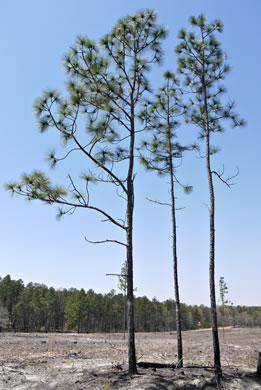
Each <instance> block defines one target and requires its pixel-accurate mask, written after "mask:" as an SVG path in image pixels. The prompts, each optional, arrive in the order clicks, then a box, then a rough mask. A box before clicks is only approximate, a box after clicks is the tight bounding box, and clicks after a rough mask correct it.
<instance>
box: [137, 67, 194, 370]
mask: <svg viewBox="0 0 261 390" xmlns="http://www.w3.org/2000/svg"><path fill="white" fill-rule="evenodd" d="M164 80H165V82H164V85H163V86H162V87H161V88H160V89H159V91H158V93H157V94H156V96H155V98H154V100H153V101H148V102H147V103H146V104H145V108H144V110H143V111H142V112H141V114H140V119H141V120H142V121H143V122H144V123H145V124H146V127H147V129H148V130H150V131H153V133H152V136H151V137H150V138H149V139H148V140H146V141H143V143H142V151H141V157H140V161H141V163H142V164H143V165H144V166H145V168H146V169H148V170H150V171H155V172H156V173H157V174H158V175H159V176H167V178H168V179H169V194H170V201H169V202H170V203H162V202H159V201H156V203H158V204H160V205H167V206H169V207H170V210H171V221H172V254H173V276H174V295H175V301H176V329H177V347H178V364H177V366H178V367H183V351H182V333H181V315H180V298H179V282H178V256H177V224H176V195H175V191H176V190H175V187H176V184H179V185H181V186H182V188H183V189H184V191H185V192H190V191H191V190H192V187H190V186H184V185H182V183H181V182H180V181H179V180H178V179H177V175H176V167H177V166H179V165H180V161H181V158H182V155H183V152H184V151H185V150H188V149H193V148H195V147H196V146H191V147H184V146H181V145H180V144H179V143H178V142H177V140H176V137H177V135H176V130H177V128H178V126H179V121H178V119H179V117H181V116H182V115H183V114H184V112H185V110H184V107H183V106H182V104H181V97H182V93H181V91H180V88H179V86H178V85H179V80H178V79H177V77H176V76H175V74H174V73H172V72H169V71H168V72H165V73H164Z"/></svg>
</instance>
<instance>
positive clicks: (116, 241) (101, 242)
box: [84, 237, 127, 247]
mask: <svg viewBox="0 0 261 390" xmlns="http://www.w3.org/2000/svg"><path fill="white" fill-rule="evenodd" d="M84 238H85V241H87V242H89V243H90V244H105V243H107V242H112V243H114V244H119V245H123V246H125V247H127V244H124V242H121V241H118V240H102V241H91V240H88V239H87V238H86V237H84Z"/></svg>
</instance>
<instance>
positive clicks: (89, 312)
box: [0, 275, 261, 333]
mask: <svg viewBox="0 0 261 390" xmlns="http://www.w3.org/2000/svg"><path fill="white" fill-rule="evenodd" d="M134 304H135V328H136V330H137V331H138V332H157V331H174V330H176V322H175V312H176V305H175V301H174V300H172V299H167V300H166V301H164V302H159V301H158V300H157V299H156V298H153V299H148V298H147V297H135V303H134ZM0 313H2V319H3V321H2V322H1V324H0V325H1V326H2V329H3V330H4V329H5V330H8V329H9V330H15V331H17V332H63V331H69V332H80V333H86V332H122V330H123V321H122V318H123V314H124V299H123V294H122V293H120V294H116V292H115V291H114V290H112V291H111V292H109V293H107V294H99V293H96V292H94V291H93V290H92V289H89V290H88V291H85V290H84V289H75V288H70V289H57V290H56V289H54V288H53V287H47V286H45V285H43V284H39V283H32V282H31V283H28V284H27V285H26V286H25V285H24V283H23V281H22V280H21V279H19V280H13V279H12V278H11V277H10V275H7V276H5V277H3V279H2V280H1V281H0ZM218 317H219V325H220V326H221V325H222V324H223V322H222V321H223V319H224V325H225V326H261V308H260V307H247V306H226V307H225V310H224V317H223V313H222V307H221V306H220V307H218ZM181 319H182V329H183V330H189V329H199V328H209V327H210V326H211V325H210V322H211V321H210V309H209V308H208V307H207V306H203V305H200V306H192V305H186V304H184V303H181Z"/></svg>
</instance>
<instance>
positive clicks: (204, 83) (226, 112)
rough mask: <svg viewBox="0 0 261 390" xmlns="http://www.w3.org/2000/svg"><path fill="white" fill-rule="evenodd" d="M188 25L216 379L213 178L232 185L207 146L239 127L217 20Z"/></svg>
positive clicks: (183, 63)
mask: <svg viewBox="0 0 261 390" xmlns="http://www.w3.org/2000/svg"><path fill="white" fill-rule="evenodd" d="M190 24H191V26H193V27H195V28H197V30H198V35H197V34H195V33H194V32H187V31H186V30H185V29H182V30H181V31H180V33H179V39H180V40H181V43H180V44H179V45H178V46H177V48H176V53H177V54H178V56H179V58H178V68H179V72H180V74H182V75H184V86H185V88H186V91H187V92H190V93H191V95H192V98H191V100H190V112H189V114H188V115H187V118H186V120H187V122H188V123H192V124H194V125H196V126H197V127H199V129H200V134H199V137H200V138H201V139H203V140H204V141H205V148H206V149H205V160H206V170H207V177H208V188H209V199H210V204H209V218H210V220H209V221H210V224H209V227H210V256H209V280H210V302H211V318H212V335H213V347H214V366H215V371H216V374H217V376H219V377H220V376H221V375H222V370H221V363H220V349H219V339H218V328H217V311H216V294H215V194H214V184H213V177H214V176H216V177H217V178H218V179H220V180H221V182H223V183H225V184H226V185H227V186H230V185H231V179H232V177H228V178H226V179H225V178H224V172H219V171H215V170H213V169H212V167H211V157H212V156H213V155H214V154H215V153H216V152H217V151H218V149H217V148H215V147H212V146H211V144H210V140H211V136H212V135H213V134H214V133H220V132H222V131H223V130H224V128H223V121H224V120H231V122H232V125H233V126H235V127H236V126H241V125H243V124H244V121H242V120H239V119H238V117H237V115H236V114H235V113H234V112H233V106H234V105H233V103H232V102H230V101H228V102H227V103H223V99H222V96H223V95H224V93H225V92H226V91H225V88H224V87H223V85H222V81H223V79H224V77H225V75H226V74H227V73H228V71H229V70H230V68H229V66H228V65H227V63H226V55H225V53H224V52H223V51H222V49H221V43H220V42H218V41H217V40H216V38H215V32H222V30H223V25H222V22H221V21H220V20H214V21H213V22H212V23H208V22H207V20H206V17H205V16H204V15H200V16H198V17H197V18H196V17H194V16H192V17H191V18H190Z"/></svg>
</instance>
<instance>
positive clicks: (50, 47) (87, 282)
mask: <svg viewBox="0 0 261 390" xmlns="http://www.w3.org/2000/svg"><path fill="white" fill-rule="evenodd" d="M140 8H153V9H155V10H157V11H158V20H159V23H160V24H163V25H167V26H168V28H169V36H168V38H167V39H166V41H165V43H164V50H165V60H164V64H163V66H162V67H161V68H160V70H158V71H157V72H155V73H154V76H153V77H154V78H153V85H154V86H155V88H156V87H157V86H159V83H160V77H159V75H160V74H161V72H163V71H164V70H165V69H172V70H175V66H176V58H175V55H174V53H173V50H174V48H175V46H176V44H177V39H176V37H177V33H178V31H179V30H180V29H181V28H182V27H186V26H187V27H188V22H187V21H188V18H189V17H190V16H191V15H195V16H197V15H198V14H200V13H205V14H206V15H207V17H208V19H209V20H212V19H215V18H221V20H222V21H223V22H224V26H225V28H224V32H223V34H221V35H220V37H219V39H220V40H221V41H222V43H223V48H224V50H225V51H226V52H227V54H228V59H229V63H230V65H231V66H232V71H231V73H230V74H229V75H228V76H227V79H226V82H225V84H226V86H227V88H228V96H229V97H230V98H231V99H232V100H235V102H236V110H237V112H238V113H240V115H241V116H242V117H243V118H245V119H246V120H247V122H248V125H247V127H245V128H243V129H230V128H228V129H227V131H226V133H225V134H223V135H221V136H219V137H217V138H216V139H215V142H216V144H218V145H219V146H221V148H222V150H221V153H220V154H219V155H218V156H217V157H215V160H214V167H215V168H217V169H218V168H222V164H223V163H224V165H225V169H226V172H227V174H233V173H234V172H235V171H236V167H239V169H240V175H239V176H238V177H237V180H236V181H237V185H236V186H234V187H232V189H230V190H229V189H228V188H227V187H226V186H224V185H221V183H218V182H216V215H217V218H216V279H217V281H218V279H219V277H220V276H224V278H225V281H226V282H227V284H228V287H229V298H230V300H231V301H232V302H234V304H244V305H260V304H261V301H260V296H261V283H260V278H261V259H260V237H261V235H260V233H261V228H260V216H261V211H260V210H261V207H260V192H261V182H260V144H261V132H260V120H259V116H258V115H259V114H260V88H261V83H260V63H261V61H260V60H261V58H260V47H259V46H260V45H259V43H260V39H259V38H260V15H261V2H260V1H259V0H251V1H250V2H249V1H248V2H247V1H245V0H243V1H240V2H239V1H238V0H230V1H227V0H226V1H224V0H220V1H218V2H217V1H210V0H197V1H195V0H183V1H178V0H172V1H170V0H165V1H156V0H139V1H137V0H133V1H132V2H129V1H122V0H121V1H120V0H112V1H110V2H108V1H105V0H96V1H92V2H91V1H88V0H45V1H44V2H41V1H35V0H24V1H20V0H10V1H6V2H3V4H2V7H1V14H0V41H1V62H0V85H1V93H0V110H1V123H0V129H1V153H0V161H1V169H0V184H1V188H0V202H1V208H2V212H1V233H0V250H1V267H0V275H1V276H2V277H3V276H5V275H6V274H10V275H11V276H12V278H14V279H18V278H21V279H23V280H24V282H25V283H28V282H30V281H33V282H39V283H44V284H46V285H48V286H54V287H55V288H63V287H64V288H69V287H76V288H81V287H83V288H84V289H86V290H88V289H90V288H93V289H94V290H95V291H96V292H101V293H105V292H108V291H109V290H110V289H112V288H117V280H115V278H113V277H106V276H105V273H117V272H119V271H120V268H121V264H122V262H123V260H124V259H125V253H124V249H123V248H122V247H117V246H114V245H110V244H106V245H100V246H97V245H95V246H94V245H90V244H87V243H86V242H85V241H84V236H88V238H89V239H92V240H99V239H104V238H106V237H107V236H108V235H110V236H111V237H112V236H113V234H114V232H113V231H111V226H106V224H102V223H101V222H100V218H99V216H97V215H95V214H94V213H92V212H86V211H84V212H77V213H75V214H74V215H73V216H71V217H65V218H64V219H63V220H61V221H60V222H57V221H56V219H55V215H56V207H55V206H45V205H43V204H41V203H40V202H37V201H35V202H31V203H27V202H25V201H24V200H23V199H21V198H19V197H14V198H11V197H10V194H9V193H7V192H5V191H4V190H3V184H4V183H6V182H8V181H10V180H11V179H12V180H14V179H18V178H19V176H20V174H21V173H22V172H30V171H31V170H32V169H34V168H37V169H45V170H46V171H47V172H48V169H49V168H48V166H47V164H46V163H45V162H44V155H45V153H46V152H47V151H48V149H50V148H51V147H53V146H56V147H57V148H59V147H60V144H59V140H58V138H56V136H55V134H54V133H53V132H51V131H49V132H47V133H45V134H43V135H41V134H40V133H39V132H38V130H37V126H36V119H35V117H34V113H33V110H32V105H33V102H34V100H35V99H36V98H37V97H39V96H40V95H41V93H42V91H43V90H44V89H48V88H58V89H63V83H64V81H65V79H66V77H65V74H64V72H63V69H62V62H61V59H62V56H63V55H64V54H65V53H66V52H67V51H68V48H69V47H70V45H72V44H73V42H74V40H75V38H76V36H77V35H78V34H83V35H85V34H86V35H88V36H89V37H90V38H92V39H99V38H100V37H101V36H103V35H104V34H105V33H106V32H108V31H109V30H110V29H111V28H112V26H113V25H114V24H115V23H116V22H117V20H118V19H119V18H120V17H123V16H125V15H127V14H130V13H135V12H136V11H137V10H139V9H140ZM180 132H181V133H182V134H183V137H184V138H186V139H191V140H194V139H195V137H196V135H197V129H195V128H193V129H190V128H187V127H185V126H184V127H182V128H181V129H180ZM184 134H185V135H184ZM84 168H86V167H83V166H79V167H78V166H76V164H75V162H73V161H72V162H69V161H68V162H66V163H65V164H64V165H61V166H60V167H59V168H58V169H57V170H55V171H52V172H51V173H50V175H51V176H52V177H54V178H55V179H56V181H57V182H59V183H62V182H63V179H64V178H65V177H66V175H67V174H68V173H69V172H70V171H71V170H72V171H73V172H75V173H76V172H79V173H81V171H82V170H83V169H84ZM136 171H137V173H138V174H137V180H136V205H135V206H136V208H135V226H134V245H135V247H134V248H135V249H134V254H135V257H134V261H135V265H134V271H135V286H137V295H147V296H148V297H150V298H152V297H153V296H156V297H157V298H158V299H159V300H164V299H167V298H173V295H174V294H173V277H172V258H171V242H170V215H169V210H167V209H165V208H162V207H160V206H157V205H154V204H151V203H149V202H147V201H146V200H145V198H146V196H149V197H151V198H155V199H161V200H167V198H168V193H167V184H166V180H164V179H158V178H157V177H155V176H153V175H152V174H147V173H144V171H143V169H141V168H139V167H138V165H136ZM48 174H49V172H48ZM180 175H181V176H182V178H183V180H184V181H185V182H186V183H189V184H192V185H193V186H194V191H193V193H192V194H191V195H189V196H188V195H182V193H179V195H178V196H179V198H178V203H179V204H180V205H181V206H186V209H185V210H183V211H180V212H179V213H178V255H179V274H180V294H181V301H182V302H185V303H188V304H202V303H203V304H206V305H208V304H209V289H208V252H209V249H208V223H209V222H208V211H207V208H206V206H205V204H206V203H208V189H207V181H206V173H205V166H204V161H203V160H200V159H198V158H197V157H196V156H190V157H188V158H187V159H185V161H184V165H183V166H182V168H181V170H180ZM93 190H94V196H95V200H97V202H100V204H102V202H104V201H105V202H106V198H105V195H104V194H102V193H101V191H100V190H99V186H95V187H93ZM106 196H107V195H106ZM111 207H112V212H114V211H115V212H116V210H117V209H118V205H117V204H115V203H114V202H113V201H112V203H111Z"/></svg>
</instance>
